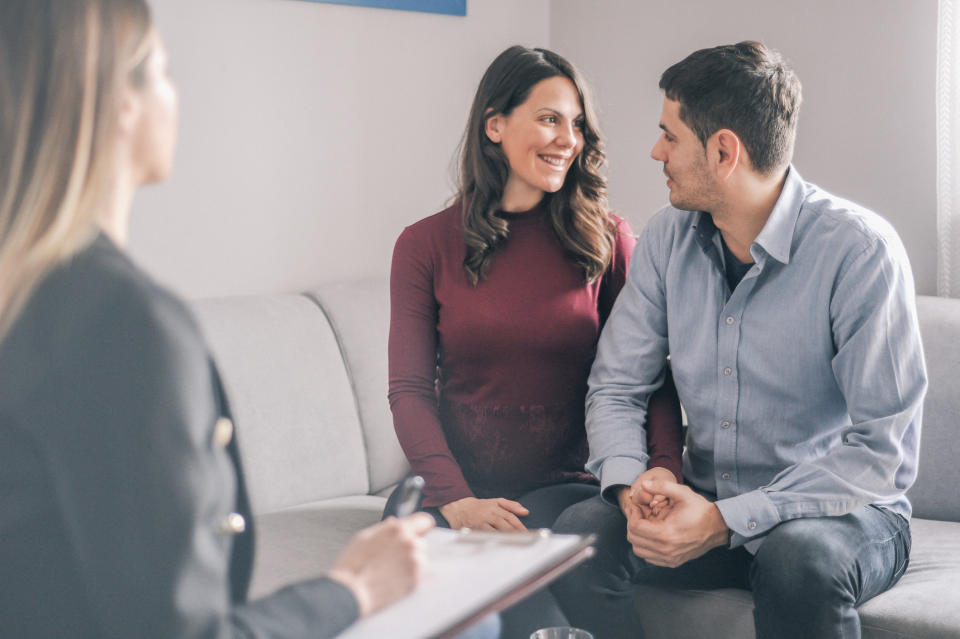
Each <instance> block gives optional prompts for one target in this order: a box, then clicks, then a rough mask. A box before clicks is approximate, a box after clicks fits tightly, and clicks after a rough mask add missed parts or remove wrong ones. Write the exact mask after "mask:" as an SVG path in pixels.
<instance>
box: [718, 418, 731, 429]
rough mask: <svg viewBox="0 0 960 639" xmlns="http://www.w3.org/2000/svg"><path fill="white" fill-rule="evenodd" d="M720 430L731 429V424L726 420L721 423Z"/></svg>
mask: <svg viewBox="0 0 960 639" xmlns="http://www.w3.org/2000/svg"><path fill="white" fill-rule="evenodd" d="M720 428H730V422H729V421H727V420H726V419H725V420H723V421H722V422H720Z"/></svg>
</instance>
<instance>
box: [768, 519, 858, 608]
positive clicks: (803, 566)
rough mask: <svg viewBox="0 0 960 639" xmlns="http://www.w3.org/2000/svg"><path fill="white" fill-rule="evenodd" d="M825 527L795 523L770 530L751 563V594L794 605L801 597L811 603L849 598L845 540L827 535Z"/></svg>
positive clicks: (821, 523)
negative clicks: (781, 599)
mask: <svg viewBox="0 0 960 639" xmlns="http://www.w3.org/2000/svg"><path fill="white" fill-rule="evenodd" d="M829 523H830V522H827V521H826V520H824V519H820V518H812V519H795V520H791V521H787V522H784V523H782V524H780V525H779V526H777V527H776V528H774V529H773V530H772V531H771V532H770V534H769V535H768V537H767V539H766V540H764V542H763V544H762V545H761V546H760V549H759V550H758V551H757V554H756V557H755V558H754V560H753V564H752V566H751V569H750V582H751V586H752V588H753V590H754V591H755V592H757V593H762V596H765V597H773V598H780V597H786V598H789V599H790V600H792V601H794V602H795V601H796V598H797V596H798V594H801V593H802V597H803V598H808V599H811V600H824V599H828V600H829V599H837V598H840V599H850V598H852V596H853V592H852V591H853V584H850V583H848V581H849V570H848V569H849V567H850V566H851V565H852V563H853V557H852V556H851V552H852V549H851V547H850V544H849V540H847V539H843V538H841V537H838V536H836V535H831V534H830V533H829V528H830V526H829ZM825 524H827V525H825Z"/></svg>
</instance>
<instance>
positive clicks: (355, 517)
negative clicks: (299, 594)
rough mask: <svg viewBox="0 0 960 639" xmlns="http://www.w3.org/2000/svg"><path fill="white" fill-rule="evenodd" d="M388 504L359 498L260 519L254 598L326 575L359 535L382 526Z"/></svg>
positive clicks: (251, 587) (274, 514)
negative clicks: (341, 553)
mask: <svg viewBox="0 0 960 639" xmlns="http://www.w3.org/2000/svg"><path fill="white" fill-rule="evenodd" d="M385 503H386V500H385V499H383V498H382V497H372V496H368V495H358V496H356V497H340V498H338V499H328V500H325V501H323V502H319V503H314V504H307V505H304V506H297V507H295V508H289V509H285V510H281V511H277V512H273V513H267V514H265V515H260V516H259V517H257V549H256V563H255V565H254V569H253V581H252V583H251V585H250V596H251V597H253V598H256V597H260V596H262V595H266V594H269V593H271V592H273V591H274V590H277V589H278V588H281V587H283V586H285V585H287V584H291V583H294V582H297V581H302V580H304V579H310V578H311V577H317V576H319V575H321V574H323V573H324V571H326V570H327V569H328V568H330V566H332V565H333V562H334V561H335V560H336V558H337V557H338V556H339V554H340V552H341V551H342V550H343V548H344V547H345V546H346V545H347V542H349V541H350V538H351V537H353V535H354V534H356V533H357V531H359V530H360V529H362V528H366V527H367V526H370V525H372V524H374V523H376V522H377V521H379V520H380V513H381V512H382V511H383V506H384V504H385Z"/></svg>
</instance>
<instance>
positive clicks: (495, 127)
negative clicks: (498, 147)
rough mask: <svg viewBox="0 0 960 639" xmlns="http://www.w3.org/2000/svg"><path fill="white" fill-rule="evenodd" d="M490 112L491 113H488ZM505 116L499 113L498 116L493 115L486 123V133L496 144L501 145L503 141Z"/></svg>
mask: <svg viewBox="0 0 960 639" xmlns="http://www.w3.org/2000/svg"><path fill="white" fill-rule="evenodd" d="M488 112H489V111H488ZM502 130H503V114H501V113H497V114H496V115H491V116H490V117H488V118H487V120H486V123H485V131H486V133H487V137H488V138H490V141H491V142H493V143H494V144H500V141H501V140H503V133H502Z"/></svg>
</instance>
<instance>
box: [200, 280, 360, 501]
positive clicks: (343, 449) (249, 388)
mask: <svg viewBox="0 0 960 639" xmlns="http://www.w3.org/2000/svg"><path fill="white" fill-rule="evenodd" d="M193 308H194V310H195V311H196V313H197V315H198V317H199V319H200V323H201V325H202V327H203V330H204V333H205V334H206V337H207V340H208V342H209V344H210V346H211V349H212V350H213V354H214V358H215V359H216V361H217V364H218V367H219V369H220V373H221V376H222V377H223V381H224V385H225V386H226V390H227V394H228V395H229V397H230V404H231V407H232V410H233V416H234V420H235V421H236V424H237V437H238V443H239V446H240V453H241V458H242V460H243V464H244V470H245V471H246V475H247V480H248V482H247V483H248V484H249V487H250V493H251V501H252V505H253V509H254V512H255V513H257V514H261V513H266V512H273V511H276V510H279V509H282V508H285V507H289V506H298V505H303V504H308V503H311V502H314V501H318V500H322V499H328V498H331V497H340V496H345V495H358V494H366V493H367V492H368V491H369V481H368V479H367V471H366V468H367V460H366V453H365V450H364V442H363V435H362V431H361V429H360V419H359V416H358V414H357V407H356V402H355V400H354V395H353V389H352V387H351V383H350V379H349V377H348V372H347V370H346V367H345V365H344V362H343V359H342V358H341V355H340V346H339V344H338V342H337V338H336V335H335V334H334V332H333V330H332V328H331V327H330V324H329V322H328V321H327V319H326V317H325V316H324V314H323V312H322V311H321V310H320V308H319V307H318V306H317V304H316V303H315V302H313V301H312V300H310V299H309V298H307V297H306V296H303V295H276V296H267V295H260V296H249V297H232V298H223V299H210V300H201V301H198V302H194V304H193Z"/></svg>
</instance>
